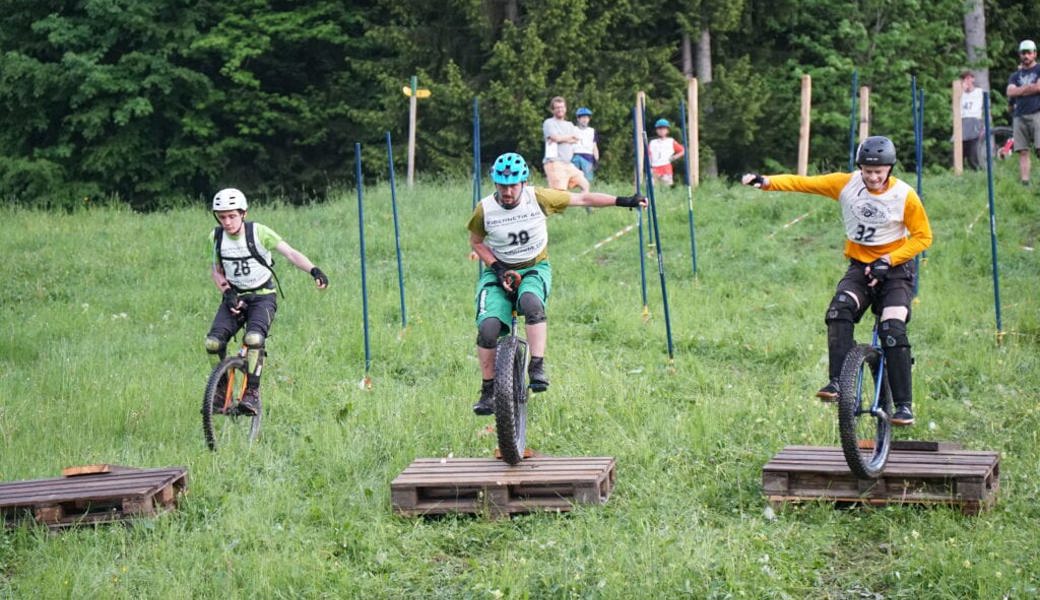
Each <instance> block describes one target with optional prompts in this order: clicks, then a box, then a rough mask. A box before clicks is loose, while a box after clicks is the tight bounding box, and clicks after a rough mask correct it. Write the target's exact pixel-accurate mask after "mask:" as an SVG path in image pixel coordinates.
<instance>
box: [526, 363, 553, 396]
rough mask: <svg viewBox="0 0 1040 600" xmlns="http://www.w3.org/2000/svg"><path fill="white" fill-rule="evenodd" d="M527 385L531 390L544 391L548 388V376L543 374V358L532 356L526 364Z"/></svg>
mask: <svg viewBox="0 0 1040 600" xmlns="http://www.w3.org/2000/svg"><path fill="white" fill-rule="evenodd" d="M527 380H528V381H529V382H530V383H529V384H528V387H530V388H531V391H532V392H544V391H545V390H547V389H549V376H548V375H546V374H545V358H544V357H543V358H532V359H531V364H529V365H528V366H527Z"/></svg>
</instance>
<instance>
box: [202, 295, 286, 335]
mask: <svg viewBox="0 0 1040 600" xmlns="http://www.w3.org/2000/svg"><path fill="white" fill-rule="evenodd" d="M239 298H241V299H242V300H243V301H244V302H245V303H246V309H245V310H244V311H242V314H240V315H233V314H231V311H230V310H228V307H227V306H224V304H223V303H221V305H220V308H218V309H217V314H216V316H215V317H213V325H211V326H210V328H209V334H207V336H206V337H211V338H216V339H218V340H220V341H222V342H224V343H225V344H226V343H227V341H228V340H230V339H231V338H232V337H233V336H234V335H235V334H236V333H238V330H239V329H241V328H242V327H245V330H246V331H257V332H260V333H261V334H263V336H264V337H265V338H266V337H267V334H268V332H269V331H270V330H271V323H272V322H273V321H274V313H275V312H276V311H277V310H278V301H277V296H276V295H275V294H242V295H241V296H239Z"/></svg>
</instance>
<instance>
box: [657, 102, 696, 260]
mask: <svg viewBox="0 0 1040 600" xmlns="http://www.w3.org/2000/svg"><path fill="white" fill-rule="evenodd" d="M679 118H680V119H681V120H682V143H683V148H686V156H684V157H683V158H684V159H685V160H683V165H685V166H686V214H687V216H688V217H689V221H690V261H691V262H692V264H693V274H694V275H696V274H697V231H696V228H695V227H694V225H693V185H692V183H691V181H692V180H691V177H690V142H689V140H688V138H687V137H686V101H685V100H680V101H679ZM658 251H660V249H658Z"/></svg>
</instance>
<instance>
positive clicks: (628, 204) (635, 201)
mask: <svg viewBox="0 0 1040 600" xmlns="http://www.w3.org/2000/svg"><path fill="white" fill-rule="evenodd" d="M642 201H643V198H642V196H618V197H617V198H615V199H614V204H615V205H616V206H622V207H624V208H638V207H639V204H640V203H641V202H642Z"/></svg>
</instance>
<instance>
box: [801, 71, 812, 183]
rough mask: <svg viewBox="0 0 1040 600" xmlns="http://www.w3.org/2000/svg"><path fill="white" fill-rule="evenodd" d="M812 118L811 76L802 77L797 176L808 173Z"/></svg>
mask: <svg viewBox="0 0 1040 600" xmlns="http://www.w3.org/2000/svg"><path fill="white" fill-rule="evenodd" d="M811 116H812V76H811V75H802V115H801V118H802V120H801V127H799V129H798V174H799V175H807V174H808V173H809V122H810V118H811Z"/></svg>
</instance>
